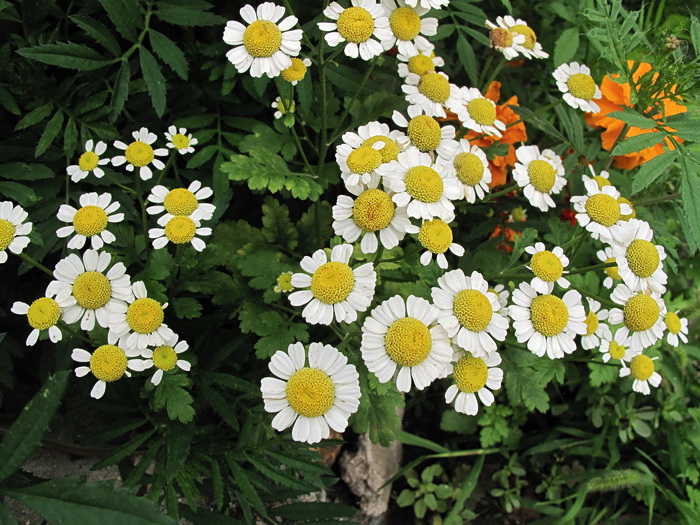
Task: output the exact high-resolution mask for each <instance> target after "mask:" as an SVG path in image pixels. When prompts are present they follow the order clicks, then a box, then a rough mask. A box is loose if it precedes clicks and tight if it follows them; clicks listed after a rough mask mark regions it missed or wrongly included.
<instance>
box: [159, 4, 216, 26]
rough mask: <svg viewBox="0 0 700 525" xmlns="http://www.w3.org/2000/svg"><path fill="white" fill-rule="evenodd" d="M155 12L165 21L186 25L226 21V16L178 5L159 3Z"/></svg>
mask: <svg viewBox="0 0 700 525" xmlns="http://www.w3.org/2000/svg"><path fill="white" fill-rule="evenodd" d="M153 14H154V15H155V16H157V17H158V18H160V19H161V20H162V21H163V22H168V23H170V24H175V25H178V26H186V27H196V26H214V25H220V24H225V23H226V19H225V18H223V17H221V16H219V15H216V14H214V13H209V12H207V11H200V10H196V9H190V8H189V7H179V6H176V5H173V6H166V5H161V4H159V5H158V9H157V10H155V11H154V12H153Z"/></svg>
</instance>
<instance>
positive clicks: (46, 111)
mask: <svg viewBox="0 0 700 525" xmlns="http://www.w3.org/2000/svg"><path fill="white" fill-rule="evenodd" d="M52 109H53V104H52V103H51V102H47V103H46V104H44V105H43V106H39V107H38V108H34V109H33V110H31V111H30V112H29V113H27V114H26V115H25V116H24V117H22V120H20V121H19V122H18V123H17V125H16V126H15V131H19V130H20V129H25V128H28V127H30V126H33V125H34V124H37V123H39V122H41V121H42V120H44V119H45V118H46V117H48V116H49V115H50V114H51V110H52Z"/></svg>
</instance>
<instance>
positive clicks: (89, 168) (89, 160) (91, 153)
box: [66, 139, 109, 182]
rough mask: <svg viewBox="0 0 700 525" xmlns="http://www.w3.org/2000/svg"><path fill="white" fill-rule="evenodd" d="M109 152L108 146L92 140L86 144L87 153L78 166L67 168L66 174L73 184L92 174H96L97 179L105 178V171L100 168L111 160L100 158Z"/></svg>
mask: <svg viewBox="0 0 700 525" xmlns="http://www.w3.org/2000/svg"><path fill="white" fill-rule="evenodd" d="M93 146H94V149H93ZM105 151H107V144H105V143H104V142H102V141H98V142H97V144H95V143H94V142H93V140H92V139H90V140H88V141H87V142H86V143H85V153H83V154H82V155H80V158H79V159H78V164H72V165H70V166H68V167H67V168H66V173H68V175H70V179H71V180H72V181H73V182H78V181H81V180H83V179H84V178H85V177H87V176H88V174H89V173H90V172H92V173H94V174H95V177H97V178H98V179H99V178H102V177H104V174H105V172H104V170H103V169H102V168H100V166H104V165H106V164H109V158H104V159H101V158H100V156H101V155H102V154H103V153H104V152H105Z"/></svg>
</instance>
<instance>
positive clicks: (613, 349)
mask: <svg viewBox="0 0 700 525" xmlns="http://www.w3.org/2000/svg"><path fill="white" fill-rule="evenodd" d="M599 350H600V353H601V354H603V362H604V363H607V362H608V361H610V359H619V360H620V361H627V362H629V361H631V360H632V358H633V357H634V356H635V355H639V353H635V352H632V350H631V349H629V348H627V347H625V346H623V345H621V344H619V343H618V342H617V341H615V339H613V337H612V334H611V333H606V334H604V335H603V336H602V337H601V338H600V348H599Z"/></svg>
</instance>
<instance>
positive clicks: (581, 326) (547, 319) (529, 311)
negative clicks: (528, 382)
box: [508, 283, 586, 359]
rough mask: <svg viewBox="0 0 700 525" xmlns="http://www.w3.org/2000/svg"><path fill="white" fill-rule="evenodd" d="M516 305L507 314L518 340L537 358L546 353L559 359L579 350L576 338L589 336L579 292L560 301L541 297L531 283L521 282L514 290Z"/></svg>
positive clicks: (571, 293) (574, 292)
mask: <svg viewBox="0 0 700 525" xmlns="http://www.w3.org/2000/svg"><path fill="white" fill-rule="evenodd" d="M513 303H514V304H512V305H511V306H510V307H509V308H508V313H509V314H510V317H511V319H513V327H514V328H515V337H516V339H517V340H518V342H519V343H527V348H528V350H530V351H531V352H532V353H533V354H535V355H536V356H538V357H542V356H543V355H544V354H545V352H546V354H547V356H548V357H549V358H550V359H560V358H562V357H564V355H565V354H570V353H572V352H573V351H574V350H576V343H575V342H574V338H575V337H576V335H583V334H585V333H586V311H585V310H584V309H583V304H582V303H581V294H580V293H578V292H577V291H576V290H569V291H568V292H566V293H565V294H564V297H562V298H561V299H560V298H559V297H557V296H555V295H550V294H545V295H540V294H538V293H537V291H536V290H535V289H534V288H533V287H532V286H530V285H529V284H528V283H520V285H519V287H518V289H517V290H515V291H513Z"/></svg>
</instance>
